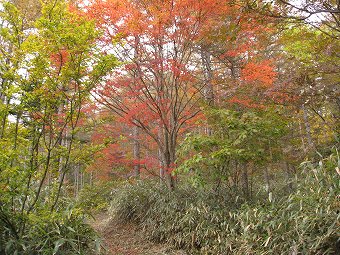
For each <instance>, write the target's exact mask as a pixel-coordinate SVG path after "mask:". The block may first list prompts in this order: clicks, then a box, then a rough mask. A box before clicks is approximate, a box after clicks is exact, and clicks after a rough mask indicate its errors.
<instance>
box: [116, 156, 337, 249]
mask: <svg viewBox="0 0 340 255" xmlns="http://www.w3.org/2000/svg"><path fill="white" fill-rule="evenodd" d="M332 162H333V163H332ZM335 162H336V161H334V158H331V159H327V160H324V161H321V162H320V164H319V165H318V166H317V167H315V166H313V165H312V164H311V163H306V164H304V166H303V167H304V169H305V170H304V171H303V173H302V174H301V176H299V178H298V181H297V183H296V185H297V186H296V187H297V188H296V191H295V192H294V193H292V194H290V195H287V196H284V197H281V198H278V199H276V200H273V199H272V196H270V199H266V200H258V201H256V202H253V203H250V202H244V201H242V200H239V199H238V197H236V196H235V195H233V194H228V193H227V192H226V191H224V192H222V194H223V195H222V196H220V197H216V195H215V193H214V192H212V191H211V190H209V189H207V188H206V189H203V188H201V189H193V188H192V187H190V186H179V187H178V189H177V190H176V191H175V192H168V191H167V190H166V189H165V188H164V187H163V186H162V185H159V184H157V183H155V182H151V181H150V182H138V183H137V184H135V185H127V186H126V187H125V188H124V189H122V190H120V191H117V192H116V194H115V195H116V196H115V199H114V201H113V204H112V212H113V213H114V215H115V217H116V219H117V220H119V221H121V222H134V223H136V224H138V225H139V226H140V227H141V229H142V230H143V231H145V233H146V236H147V237H148V238H149V239H150V240H152V241H155V242H166V243H169V244H171V245H173V246H174V247H176V248H181V249H185V250H187V251H190V252H192V253H195V254H240V255H241V254H242V255H243V254H339V253H338V252H339V251H340V250H339V244H340V236H339V233H340V226H339V219H340V214H339V212H338V211H337V210H338V209H339V201H338V197H337V196H338V194H339V191H340V180H339V176H338V175H337V173H336V171H335V170H334V169H335V165H334V163H335ZM274 197H279V194H276V196H274Z"/></svg>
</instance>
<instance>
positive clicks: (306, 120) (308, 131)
mask: <svg viewBox="0 0 340 255" xmlns="http://www.w3.org/2000/svg"><path fill="white" fill-rule="evenodd" d="M302 111H303V121H304V124H305V129H306V138H307V142H308V146H309V149H314V148H315V146H314V142H313V138H312V133H311V127H310V123H309V117H308V113H307V110H306V108H305V105H304V104H303V105H302Z"/></svg>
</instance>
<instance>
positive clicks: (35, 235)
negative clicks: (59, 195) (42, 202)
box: [0, 206, 100, 255]
mask: <svg viewBox="0 0 340 255" xmlns="http://www.w3.org/2000/svg"><path fill="white" fill-rule="evenodd" d="M8 218H9V219H11V220H12V222H13V223H14V224H15V223H16V222H15V220H16V221H18V220H25V221H26V224H25V228H24V229H21V230H18V231H22V233H20V235H18V236H15V235H13V233H10V232H9V229H8V226H7V225H5V224H4V222H1V223H0V254H6V255H7V254H8V255H10V254H11V255H12V254H20V255H26V254H27V255H35V254H43V255H49V254H51V255H52V254H53V255H58V254H60V255H61V254H62V255H67V254H70V255H71V254H72V255H74V254H84V255H85V254H99V252H100V239H99V238H98V237H97V235H96V233H95V232H94V230H93V229H92V228H91V227H90V226H89V225H88V224H86V223H85V215H84V214H83V212H82V211H80V210H79V209H76V208H74V207H72V206H69V207H67V208H66V209H64V210H62V211H60V212H53V213H51V212H50V211H45V210H40V211H39V212H35V213H31V214H29V215H28V217H27V218H26V219H23V218H21V219H20V217H18V215H8ZM17 225H19V224H17Z"/></svg>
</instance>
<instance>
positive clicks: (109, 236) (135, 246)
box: [91, 213, 186, 255]
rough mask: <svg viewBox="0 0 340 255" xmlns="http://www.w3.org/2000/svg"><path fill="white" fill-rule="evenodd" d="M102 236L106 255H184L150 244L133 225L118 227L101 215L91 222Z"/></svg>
mask: <svg viewBox="0 0 340 255" xmlns="http://www.w3.org/2000/svg"><path fill="white" fill-rule="evenodd" d="M91 225H92V226H93V228H94V229H95V230H96V231H97V232H98V233H99V234H100V235H101V236H102V238H103V240H104V246H105V247H106V249H107V251H108V255H186V253H185V252H183V251H171V250H170V249H169V248H168V247H165V246H164V245H160V244H154V243H150V242H149V241H147V240H145V238H143V236H142V233H141V232H139V231H137V229H136V227H135V226H133V225H131V224H130V225H120V224H119V225H118V224H117V223H113V222H112V221H111V220H110V217H109V216H108V215H107V214H105V213H101V214H98V215H96V217H95V220H94V221H92V222H91Z"/></svg>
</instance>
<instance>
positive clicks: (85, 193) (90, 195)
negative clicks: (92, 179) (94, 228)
mask: <svg viewBox="0 0 340 255" xmlns="http://www.w3.org/2000/svg"><path fill="white" fill-rule="evenodd" d="M114 185H115V184H114V183H113V182H97V183H95V184H93V185H87V186H85V187H84V188H83V189H82V190H81V191H80V193H79V195H78V198H77V204H78V207H80V208H82V209H83V210H85V211H91V212H97V211H102V210H106V209H107V208H108V207H109V205H110V201H111V193H112V189H113V187H114Z"/></svg>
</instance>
